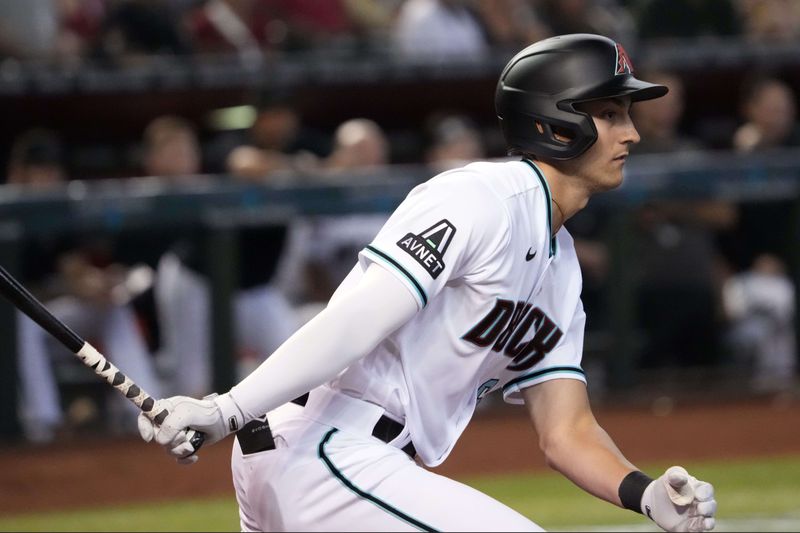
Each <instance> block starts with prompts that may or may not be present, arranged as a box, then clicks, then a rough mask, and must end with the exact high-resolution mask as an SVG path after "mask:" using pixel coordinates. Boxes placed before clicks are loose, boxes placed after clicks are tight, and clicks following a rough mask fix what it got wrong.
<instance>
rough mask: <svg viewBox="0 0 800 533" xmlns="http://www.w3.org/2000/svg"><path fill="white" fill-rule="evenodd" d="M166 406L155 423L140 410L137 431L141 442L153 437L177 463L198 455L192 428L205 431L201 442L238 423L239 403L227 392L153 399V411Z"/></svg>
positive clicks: (211, 440)
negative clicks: (192, 396) (201, 396)
mask: <svg viewBox="0 0 800 533" xmlns="http://www.w3.org/2000/svg"><path fill="white" fill-rule="evenodd" d="M163 409H166V410H167V411H169V415H168V416H167V418H165V419H164V421H163V422H162V423H161V425H160V426H156V425H155V424H154V423H153V422H152V421H151V420H150V419H149V418H147V417H146V416H145V415H144V413H142V414H140V415H139V419H138V426H139V434H140V435H141V436H142V439H144V441H145V442H150V441H151V440H153V439H155V441H156V442H157V443H158V444H160V445H162V446H164V448H166V450H167V453H168V454H169V455H171V456H172V457H175V459H176V460H177V461H178V462H179V463H181V464H193V463H195V462H197V460H198V456H197V454H196V453H195V451H196V450H195V449H194V446H193V445H192V443H191V441H190V439H191V436H192V435H193V432H192V431H190V430H194V431H199V432H202V433H203V434H204V435H205V441H204V443H203V445H205V446H207V445H210V444H214V443H215V442H219V441H220V440H222V439H224V438H225V437H226V436H228V435H229V434H230V433H232V432H233V431H236V430H237V429H239V428H240V427H241V426H242V424H243V421H242V414H241V411H240V410H239V407H238V406H237V405H236V403H235V402H234V401H233V399H232V398H231V397H230V395H228V394H223V395H222V396H218V395H216V394H213V395H211V396H207V397H206V398H204V399H202V400H196V399H194V398H190V397H188V396H173V397H171V398H166V399H164V400H158V401H157V402H156V405H155V408H154V409H153V412H156V413H158V412H161V410H163Z"/></svg>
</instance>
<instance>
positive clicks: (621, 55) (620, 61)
mask: <svg viewBox="0 0 800 533" xmlns="http://www.w3.org/2000/svg"><path fill="white" fill-rule="evenodd" d="M615 74H633V62H632V61H631V58H630V57H629V56H628V52H626V51H625V49H624V48H623V47H622V45H621V44H619V43H617V72H616V73H615Z"/></svg>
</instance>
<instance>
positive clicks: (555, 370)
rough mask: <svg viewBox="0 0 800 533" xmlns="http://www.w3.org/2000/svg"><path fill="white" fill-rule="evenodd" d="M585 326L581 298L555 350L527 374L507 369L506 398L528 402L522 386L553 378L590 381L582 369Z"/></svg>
mask: <svg viewBox="0 0 800 533" xmlns="http://www.w3.org/2000/svg"><path fill="white" fill-rule="evenodd" d="M585 325H586V313H585V312H584V310H583V303H582V302H581V300H580V298H578V303H577V306H576V309H575V313H574V315H573V319H572V321H571V322H570V325H569V328H568V329H567V332H566V333H565V334H564V336H563V338H562V339H561V341H560V342H559V343H558V345H557V346H556V347H555V348H554V349H553V351H551V352H550V353H549V354H547V355H546V356H545V357H544V358H543V359H542V360H541V361H540V362H539V363H538V364H536V365H534V366H533V367H532V368H530V369H529V370H527V371H526V372H524V373H518V372H513V373H512V372H509V371H506V375H505V376H503V379H501V381H500V382H501V383H502V384H503V385H502V390H503V399H504V400H505V401H506V402H508V403H515V404H521V403H524V401H523V398H522V394H521V392H522V389H524V388H526V387H532V386H534V385H538V384H539V383H543V382H545V381H549V380H551V379H561V378H568V379H577V380H579V381H583V382H584V383H586V374H585V373H584V371H583V369H582V368H581V358H582V356H583V332H584V326H585Z"/></svg>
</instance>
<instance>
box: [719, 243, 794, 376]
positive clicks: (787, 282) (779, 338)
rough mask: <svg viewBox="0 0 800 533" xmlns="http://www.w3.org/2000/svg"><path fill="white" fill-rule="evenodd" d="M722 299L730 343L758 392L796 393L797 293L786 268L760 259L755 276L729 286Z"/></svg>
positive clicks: (751, 273)
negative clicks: (794, 391) (791, 390)
mask: <svg viewBox="0 0 800 533" xmlns="http://www.w3.org/2000/svg"><path fill="white" fill-rule="evenodd" d="M722 295H723V302H724V304H725V312H726V315H727V317H728V319H729V321H730V327H729V329H728V334H727V341H728V343H729V345H730V348H732V350H733V352H734V357H735V359H736V362H737V363H738V364H739V365H741V367H742V368H743V369H744V370H745V372H746V373H747V375H749V376H750V385H751V387H752V389H753V390H755V391H757V392H780V391H786V390H789V389H791V387H792V386H793V385H794V383H795V373H796V371H797V339H796V331H795V328H794V325H795V287H794V284H793V283H792V281H791V279H790V278H789V277H788V276H787V275H786V271H785V268H784V266H783V263H782V262H781V261H780V260H779V259H777V258H775V257H773V256H771V255H767V254H765V255H761V256H759V257H757V258H756V260H755V262H754V263H753V267H752V268H751V269H750V270H748V271H745V272H743V273H740V274H736V275H734V276H732V277H731V278H730V279H728V280H727V281H726V282H725V285H724V287H723V293H722Z"/></svg>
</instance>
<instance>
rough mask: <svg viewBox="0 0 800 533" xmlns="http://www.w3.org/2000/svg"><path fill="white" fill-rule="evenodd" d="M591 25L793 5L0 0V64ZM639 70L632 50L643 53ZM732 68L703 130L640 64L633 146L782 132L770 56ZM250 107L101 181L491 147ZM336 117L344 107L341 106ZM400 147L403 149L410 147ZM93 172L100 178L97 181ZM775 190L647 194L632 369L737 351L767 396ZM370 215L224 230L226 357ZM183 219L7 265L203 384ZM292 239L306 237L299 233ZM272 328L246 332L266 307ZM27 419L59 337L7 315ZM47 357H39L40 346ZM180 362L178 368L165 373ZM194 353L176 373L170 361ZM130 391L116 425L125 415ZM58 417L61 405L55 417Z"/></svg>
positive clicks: (177, 132) (338, 47)
mask: <svg viewBox="0 0 800 533" xmlns="http://www.w3.org/2000/svg"><path fill="white" fill-rule="evenodd" d="M575 32H590V33H601V34H604V35H607V36H609V37H612V38H615V39H617V40H619V41H621V42H624V43H626V46H629V47H631V48H633V47H636V46H637V45H638V43H640V42H641V41H642V40H645V39H647V40H648V41H663V42H670V41H675V42H678V41H686V40H690V41H692V42H696V43H697V44H698V46H702V44H703V43H706V42H709V41H710V40H713V39H723V40H724V39H736V40H739V41H743V42H753V43H791V42H800V2H795V1H792V0H708V1H706V2H695V1H692V0H627V1H623V0H620V1H614V0H594V1H593V0H405V1H403V0H374V1H370V0H326V1H325V2H319V1H316V0H27V1H25V2H0V71H2V69H3V67H4V66H7V65H8V64H10V63H13V62H39V63H44V64H49V65H53V66H54V67H56V66H57V67H58V68H80V67H81V65H86V64H96V65H102V66H104V67H106V68H110V69H115V68H126V67H130V66H135V65H142V64H147V63H148V62H152V61H155V60H156V58H158V57H160V56H164V55H168V56H175V55H177V56H181V57H185V58H186V60H187V61H202V60H203V58H206V57H211V56H215V55H231V54H233V55H235V56H237V57H238V59H239V60H240V61H242V62H243V63H247V62H261V61H264V60H265V59H266V58H271V59H273V60H275V58H278V60H280V57H281V56H282V54H291V53H294V52H302V51H308V50H319V49H324V50H326V51H327V52H331V51H338V52H341V53H344V54H353V55H357V54H375V53H377V54H385V53H389V54H393V55H395V56H397V57H401V58H407V59H413V60H415V61H416V60H419V61H446V60H448V59H450V58H458V57H464V56H468V57H477V56H480V55H481V54H484V53H487V51H489V50H491V49H497V48H498V47H500V48H508V49H517V48H519V47H521V46H522V45H524V44H526V43H529V42H532V41H535V40H538V39H540V38H543V37H546V36H549V35H555V34H561V33H575ZM645 68H647V66H646V65H645ZM755 74H756V75H753V76H751V77H750V78H748V79H743V80H741V83H740V86H739V87H737V88H736V89H737V90H738V92H739V93H740V95H741V98H740V106H739V109H740V113H739V115H738V116H735V117H727V121H725V122H724V123H725V124H734V125H735V126H736V127H735V128H733V129H730V130H725V131H724V132H723V133H722V134H721V133H720V131H719V128H717V129H713V128H712V129H709V130H703V129H702V128H697V127H692V126H693V124H689V123H688V122H687V120H686V117H685V113H684V111H685V109H686V106H687V102H686V98H685V90H684V84H685V83H686V81H687V80H686V79H685V78H684V77H682V76H681V74H680V73H677V72H670V71H657V70H651V71H650V72H649V73H648V76H647V78H648V79H651V80H652V81H654V82H657V83H663V84H665V85H667V86H669V87H670V93H669V95H668V96H667V97H666V98H663V99H660V100H654V101H652V102H647V103H642V104H639V105H636V106H635V108H634V111H633V113H634V120H635V123H636V125H637V127H638V128H639V131H640V133H641V134H642V137H643V138H644V141H643V142H642V143H641V144H640V145H639V146H637V147H635V148H634V149H633V153H634V155H644V154H678V153H691V152H695V151H700V150H707V149H709V148H713V149H719V148H722V149H726V150H730V151H731V152H732V153H733V152H738V153H743V154H745V153H758V152H766V151H769V150H772V149H776V148H785V149H791V148H796V147H800V126H799V125H798V121H797V116H796V114H797V110H796V102H797V96H796V90H797V87H793V86H792V85H791V83H790V82H789V81H787V80H785V79H783V78H782V77H781V76H780V75H776V74H773V73H769V72H765V73H755ZM251 103H252V104H253V106H252V110H253V113H252V116H251V117H250V119H249V120H248V121H246V124H244V125H240V127H236V128H233V129H216V130H211V129H208V128H207V124H198V123H195V122H193V121H191V120H188V119H186V118H185V117H182V116H178V115H174V114H168V115H160V116H157V117H153V118H152V120H150V121H149V123H148V124H147V126H146V127H145V128H144V129H143V130H142V131H141V132H140V136H139V138H138V139H137V140H136V141H135V142H134V143H132V144H130V145H129V146H126V148H125V150H126V154H127V156H126V157H125V158H123V159H122V161H118V163H119V164H120V165H121V167H122V168H123V170H121V171H119V172H116V173H115V177H117V179H126V178H133V177H138V176H154V177H157V178H159V179H162V180H165V181H168V182H175V183H183V184H192V183H194V182H195V180H197V182H198V183H200V182H201V181H202V180H205V179H206V178H207V177H208V175H219V176H222V178H221V179H229V180H241V181H244V182H247V183H263V184H271V183H272V184H274V183H278V182H280V183H283V184H285V183H292V182H293V181H298V180H302V179H308V177H309V176H313V177H314V178H315V179H318V180H321V181H323V182H327V183H358V180H363V179H369V177H370V175H372V174H373V173H376V172H380V169H381V168H384V167H386V166H387V165H392V164H396V163H404V164H406V163H415V164H424V165H428V166H429V168H430V171H431V172H430V174H431V175H433V174H434V173H436V172H439V171H443V170H446V169H448V168H453V167H456V166H460V165H462V164H464V163H466V162H469V161H471V160H476V159H481V158H485V157H502V156H504V153H503V151H502V149H500V148H499V147H498V142H497V136H496V132H494V133H493V131H492V130H493V128H491V127H488V126H485V125H484V124H482V123H481V122H480V121H479V120H476V119H475V117H471V116H469V115H467V114H464V113H459V112H454V111H452V110H447V109H441V110H435V111H434V112H432V113H430V114H429V115H428V116H427V117H426V119H425V120H424V122H423V123H422V124H420V125H419V128H418V129H416V130H415V131H414V132H413V134H412V136H413V139H411V140H409V139H407V138H405V137H403V135H404V134H403V133H402V132H396V131H391V130H390V129H386V128H384V127H383V126H382V125H381V124H379V123H377V122H376V121H374V120H372V119H371V118H369V117H365V116H361V115H359V114H354V115H353V116H352V117H350V118H349V119H347V120H345V121H343V122H341V123H340V124H338V125H337V127H336V128H334V129H332V130H331V131H328V130H326V129H325V128H320V127H316V126H315V125H314V124H309V123H308V122H307V121H306V120H305V118H304V117H303V115H302V113H301V112H300V111H299V110H298V108H297V106H296V105H295V102H294V101H293V99H292V98H291V95H289V94H287V93H285V92H281V91H263V92H262V93H261V94H260V95H259V97H258V98H257V99H255V101H253V102H251ZM354 113H357V112H356V111H354ZM67 141H68V139H65V138H64V135H63V133H62V132H59V131H57V130H54V129H52V128H45V127H36V128H32V129H28V130H27V131H24V132H18V134H16V135H15V140H14V142H13V143H12V145H11V146H9V147H8V148H7V150H6V152H7V153H6V155H5V160H6V172H5V176H4V181H5V182H6V183H7V184H9V185H10V186H13V187H17V188H20V189H21V190H23V191H32V192H34V193H35V191H41V190H48V189H49V188H58V187H61V186H62V185H63V184H64V183H65V182H68V181H70V180H71V179H80V178H82V177H84V169H82V168H81V167H80V164H76V162H75V158H74V157H71V154H70V149H69V143H68V142H67ZM409 146H410V147H411V148H408V147H409ZM100 177H102V176H100ZM791 208H792V204H791V202H790V201H789V202H782V203H781V202H778V203H769V204H764V203H759V202H755V203H752V204H734V203H731V202H727V201H723V200H712V201H702V202H700V201H696V202H681V203H676V202H666V201H665V202H651V203H648V204H645V205H642V206H639V207H637V209H636V212H635V216H634V217H633V219H634V224H635V227H636V228H635V229H636V232H637V234H638V236H639V237H640V241H641V242H642V243H643V247H642V249H641V250H640V251H639V256H638V257H639V260H638V261H637V265H636V269H637V271H636V275H637V277H638V278H639V279H640V280H641V289H640V291H639V292H638V295H637V316H638V317H639V323H638V324H637V325H638V326H639V327H641V328H642V329H643V330H645V331H646V332H647V335H646V340H645V342H644V343H643V346H642V347H641V350H640V356H639V360H638V363H637V364H638V366H639V367H641V368H652V367H660V366H665V365H676V366H692V365H720V364H735V365H740V366H742V367H745V368H748V369H752V377H753V379H752V381H751V386H752V387H753V389H754V390H760V391H770V392H774V391H782V390H787V389H790V388H791V387H793V386H794V376H795V373H796V367H797V350H796V336H797V333H796V330H795V325H794V324H795V296H794V290H795V288H794V286H793V283H792V281H791V278H790V276H789V275H787V270H788V268H789V265H788V261H789V258H788V257H787V256H786V254H785V249H784V247H783V246H784V243H783V241H782V240H780V237H781V236H780V235H778V236H774V237H773V238H772V240H770V239H769V238H766V234H767V232H768V228H769V225H770V224H780V222H776V217H781V216H783V217H784V218H785V217H787V216H788V215H786V213H787V212H788V210H791ZM384 218H385V217H384V215H374V214H361V213H352V214H349V215H347V216H337V217H333V216H317V217H305V218H302V219H298V220H297V221H293V222H292V223H291V224H273V225H269V226H266V227H255V228H248V229H246V230H243V231H242V235H241V239H242V240H243V242H244V243H251V244H252V245H249V244H243V246H242V249H243V250H244V251H245V254H246V255H245V256H244V257H242V258H241V261H240V264H241V269H240V272H239V275H238V278H239V285H238V286H237V287H236V292H235V302H234V317H235V319H234V322H235V330H236V331H235V338H236V343H237V353H236V355H235V357H236V359H237V361H238V365H239V372H240V373H245V372H247V370H248V369H249V368H252V365H254V364H257V363H258V362H259V360H260V359H261V358H263V357H265V356H267V355H269V353H271V352H272V351H273V350H274V349H275V348H276V347H277V346H278V345H279V344H280V343H281V342H282V341H283V340H284V339H285V338H287V337H288V335H290V334H291V332H292V331H293V330H294V329H295V328H296V327H297V326H298V325H300V324H301V323H302V322H303V321H305V320H307V319H308V318H310V317H311V316H313V314H314V313H315V312H316V311H317V310H318V309H319V306H320V305H322V304H321V303H322V302H325V301H326V300H327V298H328V297H329V296H330V295H331V294H332V291H333V290H334V289H335V287H336V286H337V284H338V283H339V282H340V281H341V280H342V279H343V278H344V276H345V275H346V273H347V272H348V270H349V269H350V268H351V266H352V264H353V263H354V261H355V256H356V254H357V252H358V250H359V249H360V248H361V247H363V246H364V245H365V244H367V243H368V242H369V240H370V239H371V237H372V236H373V235H374V234H375V233H376V231H377V229H378V228H380V226H381V225H382V223H383V222H384ZM606 220H607V218H606V217H604V216H603V212H602V210H591V209H589V210H587V211H586V213H583V214H581V215H580V216H579V217H576V219H575V220H572V221H570V223H569V224H568V227H569V229H570V231H571V232H572V233H573V234H574V235H575V236H576V248H577V250H578V253H579V258H580V260H581V264H582V268H583V270H584V280H585V281H584V283H585V293H584V298H585V301H586V305H587V307H588V308H590V310H589V316H590V317H594V316H596V317H597V319H595V320H592V319H590V321H589V327H590V328H596V329H602V328H603V327H604V325H605V324H604V323H603V313H602V312H601V311H595V312H594V313H593V311H592V310H591V308H592V307H595V308H596V309H600V308H601V306H602V305H603V303H602V301H601V300H602V298H601V296H600V294H601V293H602V292H603V290H604V288H605V287H606V285H607V283H608V274H609V269H610V268H611V266H610V264H609V251H608V249H607V246H606V242H605V241H604V240H603V235H604V232H605V229H606V228H605V226H604V225H605V222H606ZM200 241H201V236H198V235H193V234H186V233H180V232H174V233H171V232H169V231H166V230H165V231H163V232H160V234H159V235H158V236H157V237H154V236H149V237H148V239H147V242H138V241H131V240H129V241H125V240H124V238H121V239H118V240H109V239H107V238H100V237H97V236H91V235H90V236H84V235H81V236H80V237H78V236H76V237H75V238H71V239H62V238H58V239H42V240H39V241H36V242H27V244H26V247H25V253H24V259H23V265H25V266H24V267H23V268H22V269H21V270H22V271H23V272H25V273H26V277H25V279H24V280H23V281H24V282H25V283H26V284H29V285H30V286H31V287H32V288H34V290H35V292H36V294H37V295H39V296H40V297H41V298H42V299H44V300H45V302H46V303H47V304H48V306H50V307H51V309H52V310H53V311H54V313H56V315H58V316H59V317H61V318H63V319H64V320H65V321H67V322H68V323H70V324H71V325H74V327H75V328H76V329H77V330H78V332H79V333H81V334H83V335H86V336H88V337H91V338H93V339H97V340H98V341H99V342H100V343H101V345H102V346H103V347H104V349H105V350H106V352H107V354H108V355H109V357H110V358H112V359H113V360H117V361H120V365H121V366H123V367H124V368H126V369H128V371H129V373H130V374H131V375H132V376H133V377H134V378H135V379H136V380H137V381H139V382H141V383H142V385H144V386H145V388H146V389H147V390H148V391H150V392H151V394H154V395H156V396H160V395H162V394H164V395H171V394H189V395H194V396H201V395H203V394H206V393H208V392H211V388H212V376H211V373H212V364H211V353H210V352H211V349H210V339H209V335H208V334H209V330H210V328H209V325H208V322H209V320H210V318H209V317H210V315H209V313H210V311H209V306H210V303H209V299H210V295H209V294H210V288H209V283H208V279H207V278H208V273H207V272H205V271H204V268H205V267H204V265H203V264H202V261H201V260H200V251H199V249H200V247H201V242H200ZM309 243H317V245H315V246H309V245H308V244H309ZM265 323H268V324H270V327H269V328H265V327H264V324H265ZM17 334H18V338H19V339H20V343H19V354H20V356H19V376H20V380H21V383H22V387H21V394H22V395H23V396H24V398H25V399H24V401H21V402H20V405H24V406H25V408H26V412H21V413H20V420H21V422H22V427H23V430H24V431H25V435H26V436H27V437H28V438H29V439H30V440H32V441H49V440H51V439H52V438H54V435H56V434H57V432H58V431H60V430H61V428H63V427H64V426H65V424H66V422H65V415H64V413H63V412H62V407H61V400H60V398H59V385H58V378H59V374H58V365H59V363H58V358H59V357H61V358H62V360H63V358H64V357H65V355H64V354H63V353H62V354H58V353H57V352H58V349H57V347H55V346H54V345H53V343H52V342H50V341H49V339H47V338H46V336H45V335H44V334H43V333H42V332H41V331H39V330H38V329H37V328H36V327H35V326H34V325H33V323H32V322H30V321H28V320H26V319H24V318H22V317H20V318H19V324H18V333H17ZM54 361H55V362H54ZM178 368H180V369H182V370H181V371H177V369H178ZM186 369H191V372H188V371H186ZM126 407H129V406H120V407H118V408H115V409H117V410H118V411H119V416H118V419H119V423H118V427H119V429H120V430H121V431H130V430H131V429H132V428H134V427H135V424H134V415H135V412H134V411H133V410H132V409H126ZM67 418H68V417H67Z"/></svg>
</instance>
